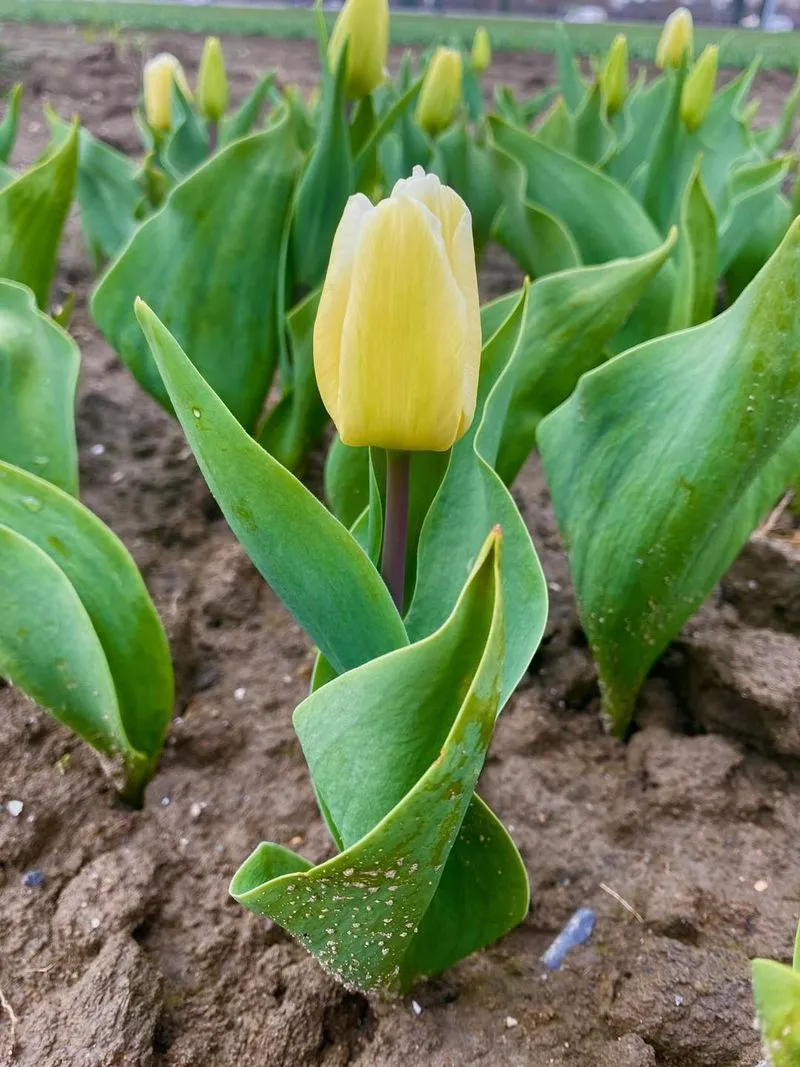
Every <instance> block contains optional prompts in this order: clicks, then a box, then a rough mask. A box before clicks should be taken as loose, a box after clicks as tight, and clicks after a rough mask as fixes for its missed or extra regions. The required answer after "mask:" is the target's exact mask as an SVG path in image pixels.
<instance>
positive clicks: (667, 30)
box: [656, 7, 694, 70]
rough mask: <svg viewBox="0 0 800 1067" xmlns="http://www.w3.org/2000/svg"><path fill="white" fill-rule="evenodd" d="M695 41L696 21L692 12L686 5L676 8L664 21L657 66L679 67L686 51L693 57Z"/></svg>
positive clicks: (657, 49)
mask: <svg viewBox="0 0 800 1067" xmlns="http://www.w3.org/2000/svg"><path fill="white" fill-rule="evenodd" d="M693 42H694V22H693V21H692V13H691V11H689V10H688V8H685V7H679V8H676V9H675V11H673V12H672V14H671V15H670V16H669V17H668V18H667V21H666V22H665V23H664V29H663V30H662V31H661V36H660V37H659V39H658V47H657V48H656V66H657V67H660V68H661V70H664V69H665V68H666V67H679V66H680V65H681V61H682V60H683V55H684V52H688V53H689V58H690V59H691V58H692V52H693V47H694V45H693Z"/></svg>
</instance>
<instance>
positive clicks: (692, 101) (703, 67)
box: [681, 44, 719, 132]
mask: <svg viewBox="0 0 800 1067" xmlns="http://www.w3.org/2000/svg"><path fill="white" fill-rule="evenodd" d="M718 55H719V49H718V48H717V46H716V45H715V44H710V45H709V46H708V48H706V49H705V50H704V51H703V54H702V55H701V56H700V58H699V59H698V61H697V62H696V63H695V65H694V67H693V68H692V70H691V72H690V74H689V77H688V78H687V79H686V84H685V85H684V87H683V92H682V93H681V119H682V120H683V122H684V125H685V126H686V128H687V129H688V130H689V131H690V132H693V131H694V130H696V129H697V128H698V127H699V126H700V125H702V122H703V119H704V118H705V117H706V114H707V112H708V105H709V104H710V103H711V97H712V96H713V95H714V86H715V84H716V81H717V59H718Z"/></svg>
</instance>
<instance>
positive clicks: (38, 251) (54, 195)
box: [0, 125, 78, 310]
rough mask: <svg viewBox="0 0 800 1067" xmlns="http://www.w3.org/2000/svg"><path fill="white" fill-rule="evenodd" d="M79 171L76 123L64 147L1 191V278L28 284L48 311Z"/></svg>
mask: <svg viewBox="0 0 800 1067" xmlns="http://www.w3.org/2000/svg"><path fill="white" fill-rule="evenodd" d="M77 170H78V127H77V125H75V126H73V128H72V132H71V134H70V136H69V137H68V138H67V139H66V140H65V141H64V143H63V144H62V145H61V146H60V147H59V148H57V149H55V151H53V152H50V153H48V154H47V155H46V156H45V157H44V158H43V159H42V160H41V161H40V162H39V163H36V164H35V165H34V166H33V167H31V168H30V170H27V171H25V173H24V174H21V175H20V176H19V178H17V179H16V180H15V181H13V182H11V183H10V184H9V185H7V186H6V187H5V188H4V189H2V190H0V278H9V279H10V280H12V281H15V282H20V283H21V284H22V285H27V286H28V288H29V289H32V290H33V292H34V294H35V296H36V302H37V304H38V305H39V307H40V308H42V309H45V310H46V309H47V304H48V302H49V300H50V286H51V284H52V281H53V275H54V274H55V270H56V261H57V258H58V246H59V243H60V241H61V233H62V230H63V229H64V223H65V222H66V220H67V213H68V212H69V207H70V204H71V203H72V194H73V192H74V190H75V178H76V174H77Z"/></svg>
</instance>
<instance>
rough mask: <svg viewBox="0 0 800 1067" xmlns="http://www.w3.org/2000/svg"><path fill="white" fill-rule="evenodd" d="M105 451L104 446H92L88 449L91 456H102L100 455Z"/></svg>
mask: <svg viewBox="0 0 800 1067" xmlns="http://www.w3.org/2000/svg"><path fill="white" fill-rule="evenodd" d="M105 450H106V446H105V445H92V446H91V448H90V449H89V451H90V452H91V453H92V455H93V456H102V454H103V453H104V452H105Z"/></svg>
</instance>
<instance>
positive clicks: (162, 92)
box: [142, 52, 192, 133]
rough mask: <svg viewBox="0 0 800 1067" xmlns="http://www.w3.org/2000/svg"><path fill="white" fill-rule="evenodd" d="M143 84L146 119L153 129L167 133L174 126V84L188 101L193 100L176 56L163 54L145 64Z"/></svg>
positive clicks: (167, 53)
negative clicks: (175, 83) (174, 83)
mask: <svg viewBox="0 0 800 1067" xmlns="http://www.w3.org/2000/svg"><path fill="white" fill-rule="evenodd" d="M142 82H143V88H144V113H145V117H146V118H147V121H148V122H149V123H150V125H151V126H152V127H153V129H155V130H160V131H161V132H162V133H166V131H167V130H168V129H169V128H170V126H171V125H172V83H173V82H177V84H178V86H179V87H180V89H181V91H182V93H183V95H184V96H185V97H186V99H187V100H191V99H192V91H191V89H190V88H189V83H188V82H187V80H186V75H185V73H184V70H183V67H182V66H181V65H180V63H179V61H178V60H177V59H176V58H175V56H173V55H171V54H170V53H169V52H161V53H160V54H159V55H157V56H154V57H153V58H152V59H150V60H148V61H147V63H146V64H145V67H144V74H143V77H142Z"/></svg>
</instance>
